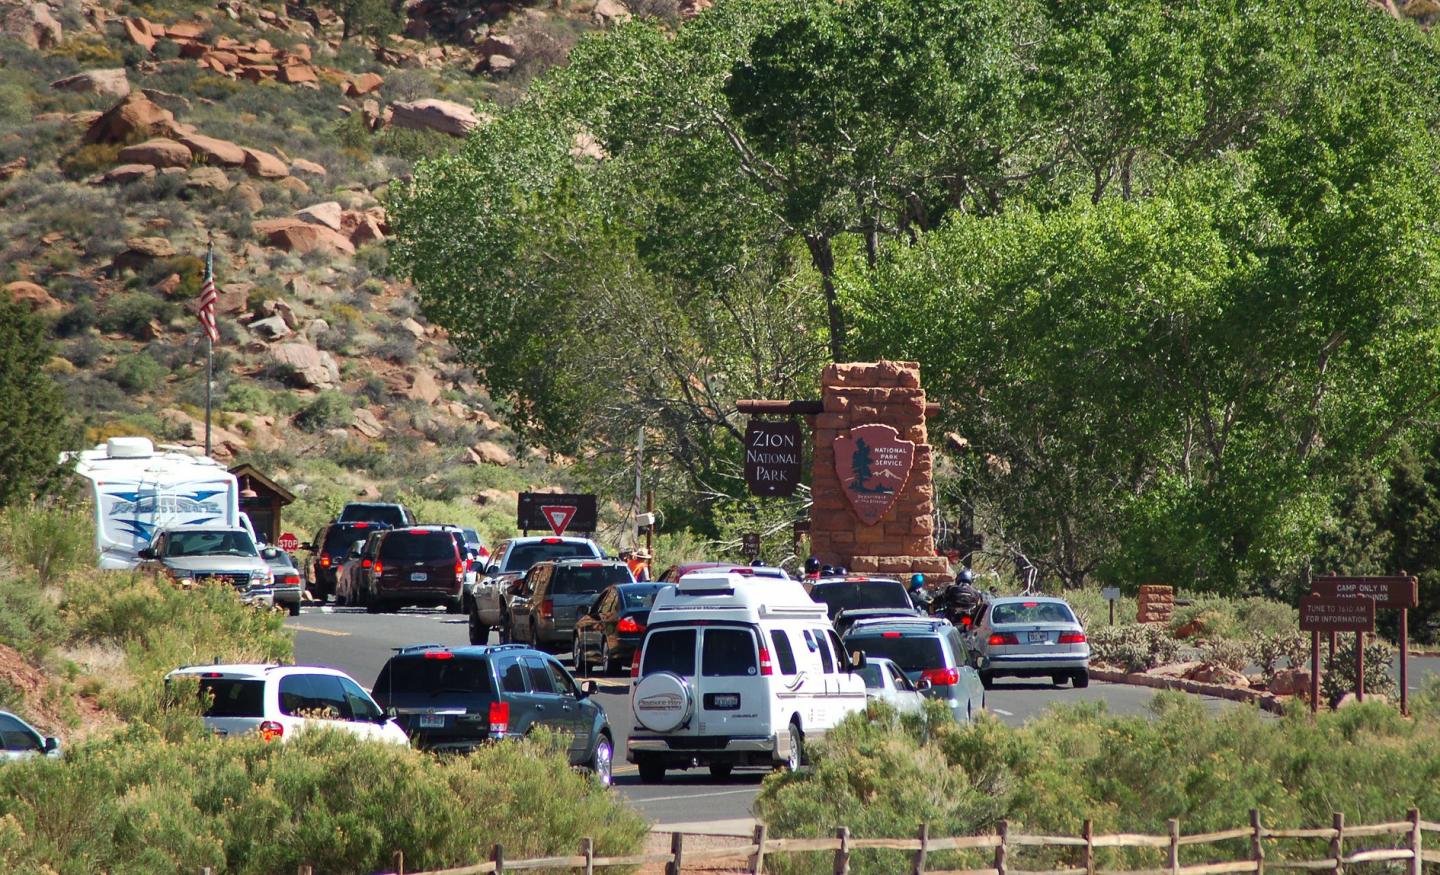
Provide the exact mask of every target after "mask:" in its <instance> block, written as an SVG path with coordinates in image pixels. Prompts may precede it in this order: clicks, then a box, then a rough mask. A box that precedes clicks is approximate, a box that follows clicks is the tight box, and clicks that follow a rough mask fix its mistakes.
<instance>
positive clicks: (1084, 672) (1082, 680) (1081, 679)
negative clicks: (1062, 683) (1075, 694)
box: [1071, 668, 1090, 690]
mask: <svg viewBox="0 0 1440 875" xmlns="http://www.w3.org/2000/svg"><path fill="white" fill-rule="evenodd" d="M1071 680H1072V681H1073V682H1074V684H1075V689H1077V690H1083V689H1085V688H1086V687H1088V686H1090V671H1089V670H1088V669H1083V668H1082V669H1080V670H1079V671H1077V672H1075V674H1074V675H1073V676H1072V677H1071Z"/></svg>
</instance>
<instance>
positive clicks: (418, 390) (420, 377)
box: [405, 368, 440, 404]
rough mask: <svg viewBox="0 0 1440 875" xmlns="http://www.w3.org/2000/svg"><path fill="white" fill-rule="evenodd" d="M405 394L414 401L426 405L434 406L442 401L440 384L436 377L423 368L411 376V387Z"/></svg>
mask: <svg viewBox="0 0 1440 875" xmlns="http://www.w3.org/2000/svg"><path fill="white" fill-rule="evenodd" d="M405 394H406V395H407V396H409V398H410V400H412V401H422V402H424V403H426V404H434V403H435V402H436V401H439V400H440V384H439V383H437V382H436V381H435V377H434V375H433V374H431V373H430V372H429V371H427V370H424V369H423V368H421V369H417V370H416V371H415V372H414V373H412V374H411V375H410V385H409V387H408V388H407V389H406V392H405Z"/></svg>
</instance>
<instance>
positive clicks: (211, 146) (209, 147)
mask: <svg viewBox="0 0 1440 875" xmlns="http://www.w3.org/2000/svg"><path fill="white" fill-rule="evenodd" d="M179 140H180V142H181V143H183V144H184V145H185V148H187V149H189V150H190V154H191V155H193V156H194V157H195V160H197V161H201V162H203V163H205V164H218V165H222V166H224V167H244V166H245V150H244V149H242V148H240V147H239V146H237V145H235V144H234V143H232V142H230V141H229V140H220V139H216V138H215V137H207V136H204V135H203V134H187V135H185V136H183V137H180V138H179Z"/></svg>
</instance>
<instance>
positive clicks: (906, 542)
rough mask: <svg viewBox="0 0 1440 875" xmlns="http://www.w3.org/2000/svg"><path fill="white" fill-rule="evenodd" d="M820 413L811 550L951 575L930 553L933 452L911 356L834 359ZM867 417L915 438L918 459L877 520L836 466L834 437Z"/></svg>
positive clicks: (897, 569)
mask: <svg viewBox="0 0 1440 875" xmlns="http://www.w3.org/2000/svg"><path fill="white" fill-rule="evenodd" d="M820 381H821V387H822V393H821V400H822V404H823V412H822V413H820V414H818V415H816V416H813V417H810V420H811V422H810V425H811V428H812V433H813V435H814V444H815V451H814V460H813V465H814V467H813V470H812V474H811V489H812V490H813V500H814V505H813V507H812V510H811V520H810V550H811V553H812V554H814V555H815V556H818V557H819V558H820V561H821V562H824V563H826V564H829V565H843V566H845V567H846V568H848V569H850V570H851V571H856V572H861V573H875V572H878V573H882V574H892V575H908V574H912V573H914V572H921V573H923V574H924V575H925V576H926V578H927V582H935V583H942V582H948V581H950V580H953V576H952V575H951V573H950V567H949V563H948V562H947V561H946V560H945V557H943V556H936V555H935V538H934V532H935V530H934V516H933V512H934V509H935V505H934V496H935V489H934V485H933V482H932V479H931V478H932V473H933V459H932V454H931V448H930V444H929V438H928V434H927V432H926V428H925V391H924V390H923V389H921V388H920V366H919V365H918V364H916V363H914V362H887V361H881V362H861V363H847V364H833V365H829V366H827V367H826V368H825V371H824V373H823V374H822V375H821V378H820ZM871 423H876V424H881V425H888V426H891V427H893V428H894V429H895V430H896V432H897V433H898V435H899V437H900V438H902V439H904V440H908V441H912V442H913V443H914V444H915V458H914V462H913V464H912V466H911V469H910V475H909V478H908V479H907V480H906V482H905V486H904V488H903V489H901V491H900V493H899V495H898V496H897V497H896V500H895V503H894V505H893V506H892V507H891V508H890V509H889V511H888V512H887V513H886V514H885V515H884V517H883V518H881V519H880V521H879V522H878V523H876V524H875V525H868V526H867V525H865V524H864V523H863V522H862V521H861V520H860V518H859V517H857V516H856V514H855V512H854V510H853V508H852V507H851V505H850V501H849V499H848V498H847V497H846V495H845V492H844V489H843V487H842V484H841V482H840V477H839V475H838V474H837V473H836V470H835V449H834V442H835V440H836V438H839V437H842V436H844V435H845V434H846V433H847V432H848V431H849V430H850V429H851V428H854V427H856V426H861V425H868V424H871Z"/></svg>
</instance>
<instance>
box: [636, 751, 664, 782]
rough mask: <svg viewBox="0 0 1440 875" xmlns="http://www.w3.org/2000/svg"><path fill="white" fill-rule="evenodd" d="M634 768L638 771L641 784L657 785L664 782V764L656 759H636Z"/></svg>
mask: <svg viewBox="0 0 1440 875" xmlns="http://www.w3.org/2000/svg"><path fill="white" fill-rule="evenodd" d="M635 766H636V768H638V769H639V770H640V783H642V784H658V783H660V782H661V781H663V780H665V762H664V761H663V760H661V759H659V758H658V757H648V756H647V757H638V758H636V760H635Z"/></svg>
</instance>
